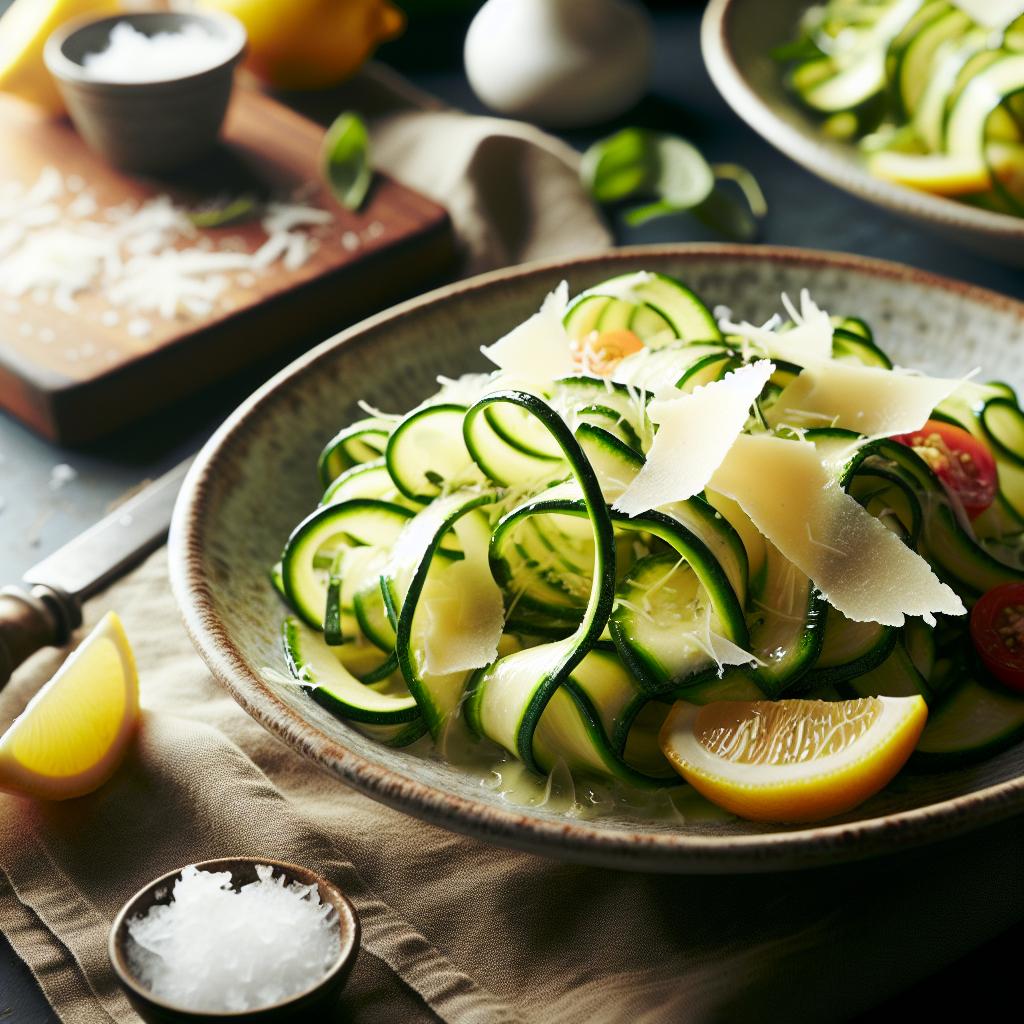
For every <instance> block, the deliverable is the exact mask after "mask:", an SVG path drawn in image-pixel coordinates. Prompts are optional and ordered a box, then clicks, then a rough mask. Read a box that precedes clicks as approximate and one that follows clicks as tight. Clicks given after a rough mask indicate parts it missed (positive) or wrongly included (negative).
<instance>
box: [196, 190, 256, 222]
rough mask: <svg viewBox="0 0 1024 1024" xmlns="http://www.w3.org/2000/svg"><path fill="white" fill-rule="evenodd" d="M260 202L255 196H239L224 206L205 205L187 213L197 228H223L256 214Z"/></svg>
mask: <svg viewBox="0 0 1024 1024" xmlns="http://www.w3.org/2000/svg"><path fill="white" fill-rule="evenodd" d="M258 207H259V203H258V202H257V201H256V199H255V197H253V196H239V197H238V198H237V199H232V200H231V201H230V202H228V203H225V204H224V205H223V206H204V207H200V208H199V209H197V210H191V211H189V213H187V214H186V216H187V217H188V219H189V220H190V221H191V222H192V223H193V224H194V225H195V226H196V227H197V228H221V227H224V226H225V225H226V224H236V223H237V222H238V221H240V220H248V219H249V218H250V217H252V216H254V215H255V213H256V211H257V209H258Z"/></svg>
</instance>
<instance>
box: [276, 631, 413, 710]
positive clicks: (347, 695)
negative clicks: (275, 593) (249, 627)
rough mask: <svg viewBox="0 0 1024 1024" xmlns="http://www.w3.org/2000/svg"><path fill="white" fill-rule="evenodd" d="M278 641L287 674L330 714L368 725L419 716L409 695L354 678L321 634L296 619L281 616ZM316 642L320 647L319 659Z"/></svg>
mask: <svg viewBox="0 0 1024 1024" xmlns="http://www.w3.org/2000/svg"><path fill="white" fill-rule="evenodd" d="M282 643H283V646H284V653H285V660H286V661H287V664H288V669H289V671H290V672H291V674H292V675H293V676H294V677H295V679H297V680H298V681H299V683H300V684H301V685H302V687H303V688H304V689H305V690H306V692H307V693H309V694H310V696H311V697H312V698H313V699H314V700H315V701H316V702H317V703H318V704H321V705H323V706H324V707H325V708H327V709H328V710H329V711H331V712H333V713H334V714H337V715H339V716H340V717H342V718H347V719H351V720H352V721H353V722H362V723H366V724H368V725H402V724H405V723H408V722H412V721H415V720H417V719H418V718H419V717H420V712H419V708H418V707H417V706H416V701H415V700H414V699H413V698H412V697H411V696H410V695H407V696H405V697H391V696H388V695H384V694H380V693H378V692H377V691H376V690H374V689H372V688H371V687H370V686H368V685H366V684H364V683H362V682H361V681H360V680H358V679H356V678H355V676H353V675H351V673H349V672H348V671H347V670H346V669H345V668H344V666H342V665H341V663H340V662H339V661H337V660H336V659H335V658H334V655H333V654H332V653H331V651H330V649H329V648H328V647H327V646H326V644H324V643H323V638H322V637H321V636H320V635H319V634H318V633H315V632H313V631H312V630H309V629H307V628H306V627H304V626H303V625H302V624H301V623H300V622H299V621H298V620H297V619H294V618H287V619H285V621H284V624H283V627H282ZM317 644H321V645H323V647H324V651H323V652H321V653H320V656H319V659H318V658H317V653H316V651H315V645H317ZM311 647H314V649H312V650H311Z"/></svg>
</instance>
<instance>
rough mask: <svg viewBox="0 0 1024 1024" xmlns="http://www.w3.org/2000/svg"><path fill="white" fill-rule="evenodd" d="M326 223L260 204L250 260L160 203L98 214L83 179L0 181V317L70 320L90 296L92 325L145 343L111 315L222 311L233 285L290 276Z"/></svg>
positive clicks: (241, 248) (53, 176)
mask: <svg viewBox="0 0 1024 1024" xmlns="http://www.w3.org/2000/svg"><path fill="white" fill-rule="evenodd" d="M335 223H336V221H335V218H334V214H333V213H331V212H330V211H328V210H325V209H321V208H320V207H317V206H313V205H310V204H309V203H307V202H301V203H300V202H285V201H271V202H268V203H267V205H266V207H265V208H264V210H263V214H262V217H261V226H262V228H263V230H264V232H265V233H266V240H265V241H264V242H263V243H261V244H260V246H258V248H257V249H256V251H255V252H251V251H249V250H248V245H247V244H246V242H245V240H244V239H243V238H241V237H240V236H238V235H232V236H228V237H224V236H219V235H216V234H203V233H201V232H200V231H198V230H197V228H196V226H195V225H194V224H193V222H192V220H191V219H190V217H189V211H188V210H187V209H185V208H183V207H181V206H178V205H177V204H176V203H175V202H174V201H173V200H172V198H171V197H170V196H168V195H158V196H153V197H152V198H150V199H147V200H146V201H145V202H142V203H134V202H124V203H121V204H119V205H117V206H110V207H105V208H101V207H100V205H99V203H98V201H97V199H96V196H95V195H94V194H93V193H92V192H91V191H89V190H88V189H87V187H86V182H85V181H84V180H82V179H81V178H79V177H77V176H74V175H69V176H68V178H67V180H65V179H64V177H63V176H62V174H61V173H60V171H59V170H57V168H55V167H45V168H43V170H42V171H41V172H40V174H39V177H38V178H37V179H36V181H35V182H33V183H31V184H28V185H25V184H23V183H21V182H18V181H5V182H0V294H4V295H5V296H6V298H5V300H4V303H3V307H2V308H3V310H4V312H6V313H8V314H9V315H12V316H16V315H18V313H20V304H19V302H18V300H19V299H29V300H31V301H32V302H34V303H35V304H36V305H39V306H50V307H52V308H54V309H56V310H57V311H59V312H63V313H66V314H68V315H74V314H76V313H78V312H79V304H78V300H79V298H81V297H83V296H84V295H86V294H89V295H99V296H100V298H101V300H102V302H103V303H104V304H105V305H106V306H107V308H105V309H100V310H98V311H96V312H95V313H91V314H90V315H91V316H92V317H94V318H96V319H98V320H99V322H100V323H102V324H103V325H104V326H105V327H108V328H113V327H117V326H118V325H120V324H122V323H126V324H127V326H128V331H129V334H130V335H132V336H133V337H137V338H142V337H148V336H149V335H150V333H151V332H152V328H153V325H152V322H151V321H150V320H148V319H145V318H142V317H135V318H133V319H131V320H129V321H125V320H123V319H122V316H121V313H120V312H119V310H120V309H122V308H123V309H127V310H130V311H133V312H136V313H145V314H147V315H149V316H155V317H159V318H161V319H165V320H176V319H190V318H193V319H194V318H203V317H209V316H211V315H214V314H215V313H216V312H217V311H218V309H220V310H224V311H226V310H227V309H228V308H229V306H230V303H229V302H228V294H227V293H228V292H229V291H230V290H231V288H232V287H233V286H238V287H244V288H252V287H254V286H255V285H256V284H257V281H258V277H259V275H261V274H265V273H268V272H269V271H271V269H272V268H274V267H275V266H278V265H281V266H282V267H283V268H284V269H285V270H286V271H289V272H295V271H297V270H299V269H300V268H301V267H303V266H305V265H306V264H307V263H308V262H309V260H310V259H311V258H312V257H313V255H314V254H315V252H316V251H317V249H318V248H319V245H320V243H319V241H318V240H317V239H315V238H313V237H312V232H314V231H318V232H319V231H327V230H328V229H329V228H330V227H331V226H332V225H334V224H335ZM371 226H372V225H371ZM347 234H354V233H352V232H348V233H347ZM355 237H356V242H357V246H358V236H355ZM343 244H344V243H343ZM345 247H346V248H349V246H345ZM30 333H31V328H28V329H27V330H25V329H22V334H23V335H26V336H27V335H29V334H30ZM40 340H43V341H44V343H45V339H40ZM76 355H77V353H76Z"/></svg>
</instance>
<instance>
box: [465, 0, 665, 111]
mask: <svg viewBox="0 0 1024 1024" xmlns="http://www.w3.org/2000/svg"><path fill="white" fill-rule="evenodd" d="M651 52H652V42H651V24H650V20H649V19H648V17H647V14H646V12H645V11H644V10H643V9H642V8H640V7H639V6H638V5H637V4H635V3H633V2H632V0H487V3H485V4H484V5H483V7H481V8H480V11H479V13H478V14H477V16H476V17H475V18H474V19H473V23H472V24H471V25H470V26H469V32H468V34H467V35H466V50H465V59H466V74H467V75H468V76H469V82H470V85H472V87H473V91H474V92H475V93H476V94H477V96H478V97H479V98H480V100H481V102H482V103H485V104H486V105H487V106H488V107H490V108H491V109H492V110H496V111H498V112H499V113H501V114H507V115H508V116H510V117H517V118H522V119H524V120H527V121H535V122H537V123H538V124H543V125H548V126H550V127H554V128H575V127H581V126H583V125H590V124H597V123H599V122H601V121H607V120H609V119H610V118H613V117H615V116H617V115H618V114H621V113H622V112H623V111H625V110H628V109H629V108H630V107H632V106H633V104H635V103H636V101H637V100H638V99H640V97H641V96H642V95H643V94H644V91H645V90H646V88H647V82H648V78H649V75H650V62H651Z"/></svg>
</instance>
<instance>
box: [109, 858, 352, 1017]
mask: <svg viewBox="0 0 1024 1024" xmlns="http://www.w3.org/2000/svg"><path fill="white" fill-rule="evenodd" d="M242 862H245V863H248V864H252V865H253V866H255V865H261V866H262V865H267V866H268V867H271V868H273V869H274V870H275V871H278V872H281V873H284V874H287V875H291V876H293V877H294V879H295V880H296V881H300V882H301V883H302V884H303V885H316V887H317V889H318V890H319V892H320V899H321V901H324V894H325V893H326V894H327V897H328V900H327V901H328V902H330V903H331V905H332V906H333V907H334V908H335V910H336V911H337V913H338V927H339V930H340V932H341V950H340V952H339V953H338V958H337V960H335V962H334V963H333V964H331V966H330V968H329V969H328V971H327V973H326V974H324V976H323V977H322V978H321V979H320V980H319V981H317V982H315V983H314V984H313V985H310V986H309V988H305V989H303V990H302V991H301V992H296V993H295V994H293V995H290V996H288V998H287V999H282V1000H280V1001H279V1002H276V1003H270V1004H268V1005H267V1006H259V1007H255V1008H253V1009H249V1010H193V1009H190V1008H189V1007H185V1006H181V1005H180V1004H178V1003H170V1002H167V1000H165V999H161V998H160V997H159V996H155V995H154V994H153V993H152V992H151V991H150V990H149V989H147V988H146V987H145V986H144V985H142V984H141V983H140V982H139V981H138V979H137V978H136V977H135V975H133V974H132V973H131V972H130V971H129V970H128V968H127V965H126V963H123V962H122V961H123V960H124V959H125V957H124V956H123V950H124V945H125V939H126V936H127V927H126V926H127V922H128V916H129V915H130V914H132V913H133V912H134V911H135V905H136V903H138V901H139V900H140V899H142V897H143V896H146V895H148V894H149V893H150V892H152V891H153V890H154V889H158V888H159V887H160V886H162V885H163V886H169V885H171V883H173V882H174V881H175V880H176V879H177V878H178V877H179V876H180V875H181V873H182V872H183V871H184V870H185V869H186V868H189V867H193V868H198V869H199V870H200V871H217V870H227V871H232V874H233V869H234V867H237V866H238V865H239V864H240V863H242ZM361 933H362V929H361V927H360V924H359V915H358V913H357V912H356V909H355V907H354V906H353V905H352V901H351V900H350V899H349V898H348V897H347V896H346V895H345V894H344V893H343V892H342V891H341V889H339V888H338V886H336V885H335V884H334V883H333V882H331V881H328V879H326V878H324V876H323V875H321V874H320V873H319V872H318V871H314V870H313V869H312V868H307V867H303V866H302V865H301V864H294V863H292V862H291V861H284V860H274V859H272V858H268V857H214V858H212V859H210V860H200V861H195V862H193V863H191V864H183V865H182V866H181V867H180V868H175V869H174V870H172V871H167V872H165V873H164V874H162V875H160V876H159V877H158V878H154V879H153V880H152V881H150V882H147V883H146V884H145V885H144V886H142V888H140V889H139V890H138V891H137V892H136V893H134V894H133V895H132V896H130V897H129V898H128V899H127V900H126V901H125V903H124V905H123V906H122V907H121V909H120V910H119V911H118V912H117V915H116V916H115V917H114V920H113V923H112V924H111V926H110V931H109V932H108V933H107V955H108V957H109V959H110V965H111V967H112V968H113V970H114V973H115V974H116V975H117V979H118V981H119V982H120V983H121V984H122V985H124V986H125V987H126V988H128V989H130V990H131V991H132V992H133V993H134V994H135V995H136V996H138V997H139V998H140V999H142V1000H144V1001H145V1002H147V1003H151V1004H152V1005H154V1006H158V1007H160V1008H161V1009H163V1010H169V1011H172V1012H173V1013H177V1014H183V1015H186V1016H189V1017H193V1018H195V1020H197V1021H201V1020H204V1019H209V1020H211V1021H221V1020H230V1019H231V1018H233V1017H237V1018H238V1019H240V1020H241V1019H243V1018H244V1019H249V1018H251V1017H252V1015H253V1014H263V1013H267V1014H269V1013H273V1012H275V1011H278V1010H283V1009H285V1008H287V1007H289V1006H291V1005H292V1004H294V1003H299V1002H301V1001H302V1000H305V999H308V998H309V997H310V996H311V995H313V994H314V993H316V992H318V991H319V990H320V989H323V988H325V987H327V986H328V985H330V984H331V982H332V981H334V979H335V978H337V976H338V974H339V973H340V972H341V971H343V970H344V969H345V968H346V967H347V966H348V965H349V964H351V962H352V960H353V959H354V958H355V956H356V955H357V954H358V952H359V946H360V941H361Z"/></svg>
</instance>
